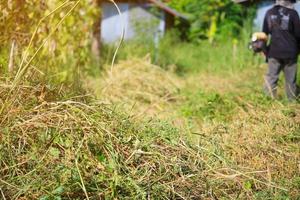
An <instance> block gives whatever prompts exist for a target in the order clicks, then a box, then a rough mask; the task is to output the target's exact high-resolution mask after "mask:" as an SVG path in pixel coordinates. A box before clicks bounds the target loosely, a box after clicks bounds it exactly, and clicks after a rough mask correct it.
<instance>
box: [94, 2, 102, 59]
mask: <svg viewBox="0 0 300 200" xmlns="http://www.w3.org/2000/svg"><path fill="white" fill-rule="evenodd" d="M93 4H94V6H95V7H96V9H98V14H97V15H96V16H95V21H94V25H93V35H92V54H93V56H94V57H95V58H96V59H99V58H100V48H101V10H100V9H101V2H100V0H94V3H93Z"/></svg>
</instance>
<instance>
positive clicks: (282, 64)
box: [264, 58, 297, 100]
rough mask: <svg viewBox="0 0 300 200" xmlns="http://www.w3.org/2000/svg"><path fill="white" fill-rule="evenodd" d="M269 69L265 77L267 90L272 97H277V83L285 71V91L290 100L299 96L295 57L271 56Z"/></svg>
mask: <svg viewBox="0 0 300 200" xmlns="http://www.w3.org/2000/svg"><path fill="white" fill-rule="evenodd" d="M268 63H269V69H268V72H267V74H266V78H265V87H264V88H265V92H266V94H267V95H269V96H271V97H272V98H276V97H277V83H278V80H279V75H280V72H281V71H283V72H284V77H285V92H286V95H287V97H288V99H289V100H295V99H296V98H297V61H296V60H295V59H293V60H291V59H275V58H269V61H268Z"/></svg>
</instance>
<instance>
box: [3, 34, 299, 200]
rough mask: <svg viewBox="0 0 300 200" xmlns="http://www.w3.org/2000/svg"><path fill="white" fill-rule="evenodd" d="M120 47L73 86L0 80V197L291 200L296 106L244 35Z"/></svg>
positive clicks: (295, 186) (295, 185)
mask: <svg viewBox="0 0 300 200" xmlns="http://www.w3.org/2000/svg"><path fill="white" fill-rule="evenodd" d="M171 47H172V48H171ZM124 48H125V49H126V48H132V49H135V50H139V51H140V52H135V53H134V52H133V51H132V50H128V51H124V49H123V52H122V51H121V53H120V54H119V60H118V63H117V65H115V66H114V68H113V70H112V71H111V69H110V66H109V67H103V71H102V74H101V76H99V77H98V76H96V75H94V76H93V77H92V78H91V77H88V78H86V79H84V80H83V81H84V82H85V84H84V85H85V89H84V90H81V91H78V89H77V90H76V91H74V87H66V86H64V85H60V84H55V83H53V82H51V81H49V82H48V81H46V80H44V81H39V76H38V75H36V74H34V75H32V72H31V71H30V72H29V77H31V79H29V78H28V80H30V81H25V82H22V84H20V85H18V86H17V87H16V88H15V91H14V92H13V93H12V94H15V95H14V96H12V97H11V98H7V96H6V94H7V93H8V91H9V90H10V89H11V87H12V82H11V81H10V80H9V79H7V78H4V79H1V83H0V106H1V107H3V106H4V107H5V109H4V110H3V111H2V112H1V114H0V198H5V199H43V200H45V199H47V200H48V199H49V200H50V199H249V200H252V199H261V200H264V199H299V198H300V196H299V189H300V188H299V187H300V185H299V177H300V173H299V156H300V149H299V146H300V140H299V130H300V118H299V116H300V108H299V104H296V103H288V102H286V101H285V100H284V99H280V100H271V99H269V98H267V97H265V96H264V95H263V94H262V92H261V85H262V83H263V72H264V71H265V66H264V65H261V63H262V59H261V58H258V57H254V56H253V55H252V54H251V52H249V51H248V50H247V49H246V47H245V42H243V41H240V42H236V41H234V40H228V41H226V42H223V43H217V42H216V43H214V44H209V43H207V42H203V43H201V44H198V45H195V44H188V43H178V42H177V40H176V39H174V38H173V39H172V38H169V39H168V40H166V41H163V42H162V43H161V46H160V47H159V49H158V50H157V52H159V53H158V54H153V50H151V48H152V47H151V48H149V49H147V48H144V46H141V44H139V43H135V44H134V45H133V46H130V45H128V46H125V47H124ZM148 50H149V51H148ZM146 55H148V56H146ZM145 56H146V57H145ZM136 57H143V59H141V58H136ZM122 59H127V60H126V61H121V60H122ZM154 64H159V65H161V66H157V65H154ZM92 72H95V71H93V70H91V73H92ZM30 75H32V76H30ZM32 79H33V80H32ZM58 86H60V87H58ZM86 90H88V91H90V93H93V94H91V95H89V93H88V92H86ZM281 94H282V91H281ZM7 102H9V103H7Z"/></svg>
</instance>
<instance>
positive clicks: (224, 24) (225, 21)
mask: <svg viewBox="0 0 300 200" xmlns="http://www.w3.org/2000/svg"><path fill="white" fill-rule="evenodd" d="M169 4H170V5H171V6H172V7H173V8H175V9H177V10H178V11H180V12H183V13H186V15H187V16H188V17H189V21H190V23H191V26H190V29H189V34H188V35H189V38H190V39H192V40H199V39H209V40H210V41H212V40H214V39H215V38H218V37H219V38H220V37H221V38H222V37H225V38H227V37H236V36H238V34H239V32H240V29H241V27H242V26H243V19H244V17H243V16H245V15H247V14H249V13H250V12H249V10H251V9H249V10H248V11H247V10H246V9H245V8H243V7H242V6H240V5H238V4H235V3H233V2H232V0H201V1H199V0H172V1H171V2H170V3H169Z"/></svg>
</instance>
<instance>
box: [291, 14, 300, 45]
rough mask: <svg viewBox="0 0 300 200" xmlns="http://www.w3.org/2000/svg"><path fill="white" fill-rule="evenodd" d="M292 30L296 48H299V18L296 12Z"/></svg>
mask: <svg viewBox="0 0 300 200" xmlns="http://www.w3.org/2000/svg"><path fill="white" fill-rule="evenodd" d="M292 22H293V28H294V35H295V37H296V39H297V42H298V46H299V47H300V18H299V15H298V13H297V12H295V14H294V15H293V20H292Z"/></svg>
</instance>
